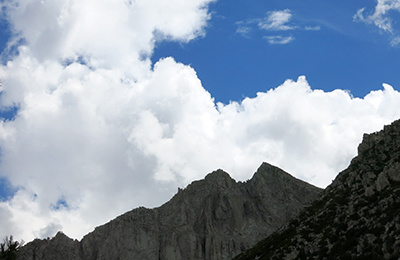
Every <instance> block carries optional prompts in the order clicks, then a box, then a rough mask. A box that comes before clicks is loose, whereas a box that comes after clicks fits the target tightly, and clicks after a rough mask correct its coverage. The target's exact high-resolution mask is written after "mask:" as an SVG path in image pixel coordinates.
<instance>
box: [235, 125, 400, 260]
mask: <svg viewBox="0 0 400 260" xmlns="http://www.w3.org/2000/svg"><path fill="white" fill-rule="evenodd" d="M399 216H400V121H399V120H397V121H395V122H393V123H392V124H391V125H389V126H385V127H384V129H383V130H382V131H380V132H376V133H372V134H366V135H364V138H363V141H362V143H361V144H360V146H359V154H358V156H357V157H355V158H354V159H353V160H352V162H351V164H350V165H349V167H348V168H347V169H345V170H344V171H342V172H341V173H339V175H338V176H337V177H336V179H335V180H334V182H333V183H332V184H331V185H329V186H328V187H327V188H326V189H325V190H324V191H323V193H322V194H321V196H320V197H319V198H318V199H317V200H315V201H314V202H313V204H312V205H310V206H309V207H306V208H305V209H304V210H303V211H302V212H301V213H300V214H299V215H298V217H297V218H296V219H293V220H292V221H290V222H289V223H287V224H286V226H285V227H283V228H281V229H280V230H279V231H277V232H276V233H274V234H273V235H271V236H269V237H267V238H265V239H264V240H262V241H261V242H259V243H258V244H257V245H256V246H255V247H253V248H252V249H250V250H248V251H246V252H244V253H243V254H240V255H239V256H237V257H235V258H234V259H235V260H250V259H260V260H262V259H288V260H290V259H400V238H399V236H398V235H397V234H400V225H399Z"/></svg>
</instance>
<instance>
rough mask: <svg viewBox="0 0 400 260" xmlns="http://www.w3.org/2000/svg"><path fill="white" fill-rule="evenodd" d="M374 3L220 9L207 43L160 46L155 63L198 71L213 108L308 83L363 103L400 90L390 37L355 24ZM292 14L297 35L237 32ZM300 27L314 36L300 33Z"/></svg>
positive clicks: (229, 4)
mask: <svg viewBox="0 0 400 260" xmlns="http://www.w3.org/2000/svg"><path fill="white" fill-rule="evenodd" d="M375 4H376V2H375V1H335V2H327V1H323V2H315V1H254V0H252V1H240V0H233V1H218V2H216V3H214V4H212V5H211V8H210V9H211V12H212V13H213V18H212V20H211V21H210V23H209V26H208V28H207V32H206V36H205V37H200V38H198V39H196V40H194V41H192V42H190V43H188V44H177V43H175V42H163V43H161V44H159V45H158V46H157V47H156V49H155V53H154V55H153V57H152V60H153V61H157V60H158V59H159V58H160V57H168V56H173V57H175V59H176V60H177V61H179V62H183V63H184V64H190V65H191V66H192V67H193V68H195V69H196V71H197V73H198V75H199V78H200V79H201V80H202V82H203V85H204V87H205V88H206V89H207V90H209V91H210V92H211V94H212V95H213V96H214V97H215V99H216V101H220V102H223V103H227V102H229V101H230V100H235V101H239V100H242V99H243V97H254V96H255V94H256V93H257V92H259V91H266V90H268V89H270V88H275V87H277V86H278V85H280V84H281V83H282V82H283V81H284V80H286V79H288V78H291V79H296V78H297V77H299V76H301V75H305V76H306V77H307V80H308V81H309V83H310V85H311V87H312V88H317V89H323V90H325V91H332V90H334V89H347V90H350V91H351V93H352V95H353V96H355V97H364V96H365V95H366V94H368V93H369V92H370V91H371V90H377V89H381V84H382V83H384V82H385V83H389V84H391V85H392V86H393V87H394V88H396V89H397V86H398V84H399V83H400V73H398V71H399V64H398V60H399V58H400V56H399V55H400V49H399V46H391V45H390V37H391V35H390V33H385V32H383V31H381V30H379V29H378V28H376V27H375V26H372V25H370V24H365V23H363V22H356V21H354V19H353V17H354V15H355V14H356V13H357V11H358V10H359V9H360V8H363V7H365V8H366V9H365V12H367V13H370V12H373V10H374V7H375ZM282 10H290V14H291V15H292V17H291V18H290V20H289V22H288V23H287V24H289V25H290V26H292V27H298V28H297V29H292V30H287V31H279V30H278V31H272V30H270V31H267V30H263V29H260V28H259V27H258V26H257V24H256V23H250V24H246V26H247V27H248V28H249V29H250V31H249V32H248V33H247V34H245V35H243V34H241V33H240V32H238V28H239V25H238V22H244V23H247V22H248V21H251V20H254V19H264V18H266V17H268V14H269V13H270V12H274V11H282ZM305 27H314V28H319V30H308V31H307V30H305ZM269 36H284V37H293V38H294V40H293V41H291V42H289V43H287V44H270V43H269V42H268V40H267V39H266V38H265V37H269Z"/></svg>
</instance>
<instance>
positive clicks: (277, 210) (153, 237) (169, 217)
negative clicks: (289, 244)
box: [18, 164, 322, 260]
mask: <svg viewBox="0 0 400 260" xmlns="http://www.w3.org/2000/svg"><path fill="white" fill-rule="evenodd" d="M288 176H290V175H289V174H287V173H285V172H284V171H282V170H280V169H279V168H276V167H274V166H271V165H269V164H263V165H262V166H261V167H260V168H259V170H258V171H257V173H256V174H255V175H254V176H253V178H252V179H250V180H249V181H247V182H244V183H243V182H236V181H235V180H234V179H232V178H231V177H230V176H229V174H228V173H226V172H225V171H223V170H216V171H214V172H212V173H210V174H208V175H207V176H206V177H205V178H204V179H203V180H199V181H194V182H192V183H191V184H189V185H188V186H187V187H186V188H185V189H180V190H179V192H178V193H177V194H176V195H175V196H174V197H173V198H172V199H171V200H170V201H168V202H167V203H165V204H164V205H162V206H161V207H158V208H154V209H146V208H143V207H142V208H137V209H134V210H132V211H129V212H127V213H125V214H123V215H121V216H119V217H117V218H116V219H114V220H112V221H110V222H109V223H107V224H105V225H102V226H100V227H97V228H96V229H95V230H94V231H93V232H91V233H89V234H87V235H86V236H85V237H84V238H83V239H82V241H80V242H78V241H73V240H71V239H69V240H68V238H67V240H68V241H69V242H67V241H65V239H66V237H64V236H59V235H57V236H56V237H55V238H53V239H51V240H35V241H33V242H31V243H28V244H27V245H26V246H24V247H23V248H22V250H21V251H20V254H19V258H18V259H20V260H33V259H36V260H47V259H58V260H114V259H121V260H124V259H125V260H128V259H129V260H131V259H144V260H145V259H149V260H152V259H164V260H169V259H170V260H192V259H193V260H195V259H196V260H201V259H204V260H224V259H231V258H232V257H234V256H235V255H237V254H238V253H240V252H242V251H243V250H245V249H248V248H250V247H251V246H253V245H254V244H255V243H256V242H258V241H259V240H260V239H262V238H263V237H265V236H267V235H269V234H271V233H272V232H273V231H275V230H277V228H279V227H280V226H281V225H283V224H284V223H285V222H287V221H288V220H289V219H290V218H292V217H293V216H295V215H296V214H298V212H299V211H300V210H301V209H302V208H303V207H304V206H305V205H308V204H309V203H311V202H312V201H313V200H314V199H315V198H316V197H317V196H318V195H319V194H320V193H321V191H322V190H321V189H319V188H316V187H314V186H312V185H310V184H307V183H304V182H302V181H299V180H297V179H295V178H293V177H291V178H290V177H288ZM269 179H274V180H271V181H269ZM289 179H290V181H287V180H289ZM282 180H283V181H282ZM283 184H284V185H283ZM283 187H284V188H283ZM61 249H62V250H61ZM64 251H68V253H63V254H60V252H64ZM57 252H58V253H57Z"/></svg>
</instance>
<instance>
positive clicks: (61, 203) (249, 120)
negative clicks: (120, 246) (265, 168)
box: [0, 0, 400, 241]
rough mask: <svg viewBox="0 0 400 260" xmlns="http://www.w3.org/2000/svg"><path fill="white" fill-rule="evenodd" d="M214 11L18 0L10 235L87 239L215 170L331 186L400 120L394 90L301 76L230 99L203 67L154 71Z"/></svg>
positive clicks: (12, 12)
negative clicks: (312, 82) (157, 51)
mask: <svg viewBox="0 0 400 260" xmlns="http://www.w3.org/2000/svg"><path fill="white" fill-rule="evenodd" d="M209 2H210V1H200V0H199V1H178V0H176V1H172V2H171V1H169V4H168V5H165V4H163V3H164V1H163V0H158V1H156V0H152V1H149V0H145V1H139V0H138V1H129V2H127V1H115V0H113V1H111V0H110V1H106V0H103V1H100V2H99V1H89V0H86V1H82V0H80V1H67V2H65V1H35V0H31V1H20V4H19V5H13V4H12V3H11V2H7V3H8V4H7V9H6V10H7V15H8V17H9V18H8V19H9V21H10V23H11V24H12V25H13V28H14V29H13V30H14V32H15V35H16V36H15V37H17V38H24V39H25V41H26V44H24V45H22V46H20V47H19V55H18V56H15V57H12V58H11V59H10V61H9V62H8V63H7V64H5V65H3V66H1V67H0V77H1V78H2V79H3V89H2V93H1V96H0V102H1V103H0V104H1V107H2V108H6V107H13V106H17V107H18V112H17V115H16V117H15V119H14V120H11V121H0V147H1V160H0V175H1V176H0V177H3V178H6V179H7V180H8V181H9V182H10V183H11V184H12V185H13V186H14V187H16V188H17V191H16V193H15V194H14V195H13V197H12V198H10V199H8V200H6V201H2V202H0V216H1V218H0V222H1V225H0V234H12V235H14V236H15V237H16V238H17V239H24V240H26V241H29V240H31V239H33V238H34V237H36V236H37V237H46V236H51V235H52V234H54V232H55V231H56V230H58V229H62V230H63V231H64V232H65V233H66V234H67V235H69V236H72V237H74V238H80V237H82V235H84V234H85V233H87V232H89V231H91V230H92V229H93V228H94V226H96V225H100V224H102V223H104V222H107V221H109V220H110V219H112V218H114V217H116V216H117V215H119V214H121V213H124V212H125V211H128V210H130V209H132V208H134V207H137V206H141V205H143V206H147V207H154V206H158V205H160V204H162V203H163V202H166V201H167V200H168V199H170V197H171V196H172V195H173V194H174V193H175V192H176V191H177V187H184V186H185V185H187V184H188V183H190V182H191V181H193V180H195V179H200V178H203V177H204V176H205V174H207V173H209V172H211V171H212V170H215V169H217V168H222V169H224V170H226V171H228V172H229V173H230V174H231V175H232V176H233V177H234V178H236V179H237V180H246V179H248V178H250V177H251V176H252V174H253V172H254V171H255V170H256V169H257V167H258V166H259V165H260V164H261V162H263V161H267V162H270V163H272V164H275V165H277V166H279V167H282V168H283V169H285V170H287V171H288V172H290V173H292V174H293V175H295V176H297V177H299V178H301V179H303V180H306V181H309V182H311V183H313V184H315V185H318V186H321V187H324V186H326V185H328V184H329V183H330V181H331V180H332V179H333V178H334V177H335V176H336V174H337V173H338V171H340V170H341V169H343V168H345V167H346V166H347V165H348V163H349V161H350V159H351V158H352V157H353V156H354V155H355V154H356V150H357V145H358V143H359V142H360V141H361V138H362V134H363V133H364V132H373V131H377V130H380V129H381V128H382V127H383V125H384V124H388V123H390V122H391V121H393V120H394V119H397V118H398V117H400V112H399V111H400V93H399V92H397V91H395V90H394V89H393V88H392V87H391V86H389V85H386V84H385V85H384V89H383V90H377V91H373V92H371V93H369V94H368V95H367V96H365V97H364V98H362V99H360V98H353V97H352V96H351V95H350V93H348V92H346V91H343V90H335V91H332V92H324V91H322V90H313V89H312V88H311V87H310V86H309V84H308V82H307V80H306V78H305V77H299V78H298V79H297V80H296V81H294V80H287V81H285V82H284V83H283V84H282V85H280V86H278V87H276V88H274V89H270V90H268V91H266V92H261V93H258V94H257V96H256V97H254V98H245V99H244V100H242V101H241V102H231V103H229V104H222V103H217V104H216V103H215V102H214V99H213V98H212V96H211V94H210V93H209V92H208V91H207V90H206V89H205V88H204V87H203V86H202V84H201V81H200V79H199V78H198V77H197V74H196V72H195V70H194V68H191V67H190V66H187V65H184V64H181V63H179V62H177V61H175V60H174V59H173V58H165V59H161V60H159V61H158V62H157V63H156V64H154V66H152V64H151V62H150V59H149V56H150V55H151V53H152V51H153V48H154V45H155V44H156V42H157V41H160V40H163V39H164V40H176V41H181V42H187V41H190V40H191V39H193V38H195V37H198V36H201V35H204V33H205V32H204V27H205V26H206V25H207V20H208V19H209V18H210V17H209V15H208V11H207V4H208V3H209ZM89 10H92V11H89ZM93 10H96V12H94V11H93ZM105 17H109V18H110V21H108V22H107V21H105ZM139 21H140V22H139ZM30 22H31V23H36V25H33V24H30ZM108 23H111V25H110V24H108ZM178 24H184V25H183V27H182V28H180V27H179V26H178ZM14 42H15V41H14ZM42 44H45V46H43V45H42ZM46 48H48V51H46ZM270 87H274V86H268V89H269V88H270Z"/></svg>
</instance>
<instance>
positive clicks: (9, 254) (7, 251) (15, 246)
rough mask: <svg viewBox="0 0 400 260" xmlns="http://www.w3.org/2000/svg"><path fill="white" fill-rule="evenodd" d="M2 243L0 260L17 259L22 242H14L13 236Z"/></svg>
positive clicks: (0, 245)
mask: <svg viewBox="0 0 400 260" xmlns="http://www.w3.org/2000/svg"><path fill="white" fill-rule="evenodd" d="M3 241H4V242H3V243H1V244H0V260H15V259H17V252H18V250H19V249H20V248H21V247H22V245H23V244H24V242H23V241H21V242H18V241H14V240H13V236H10V237H6V238H5V239H4V240H3Z"/></svg>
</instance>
